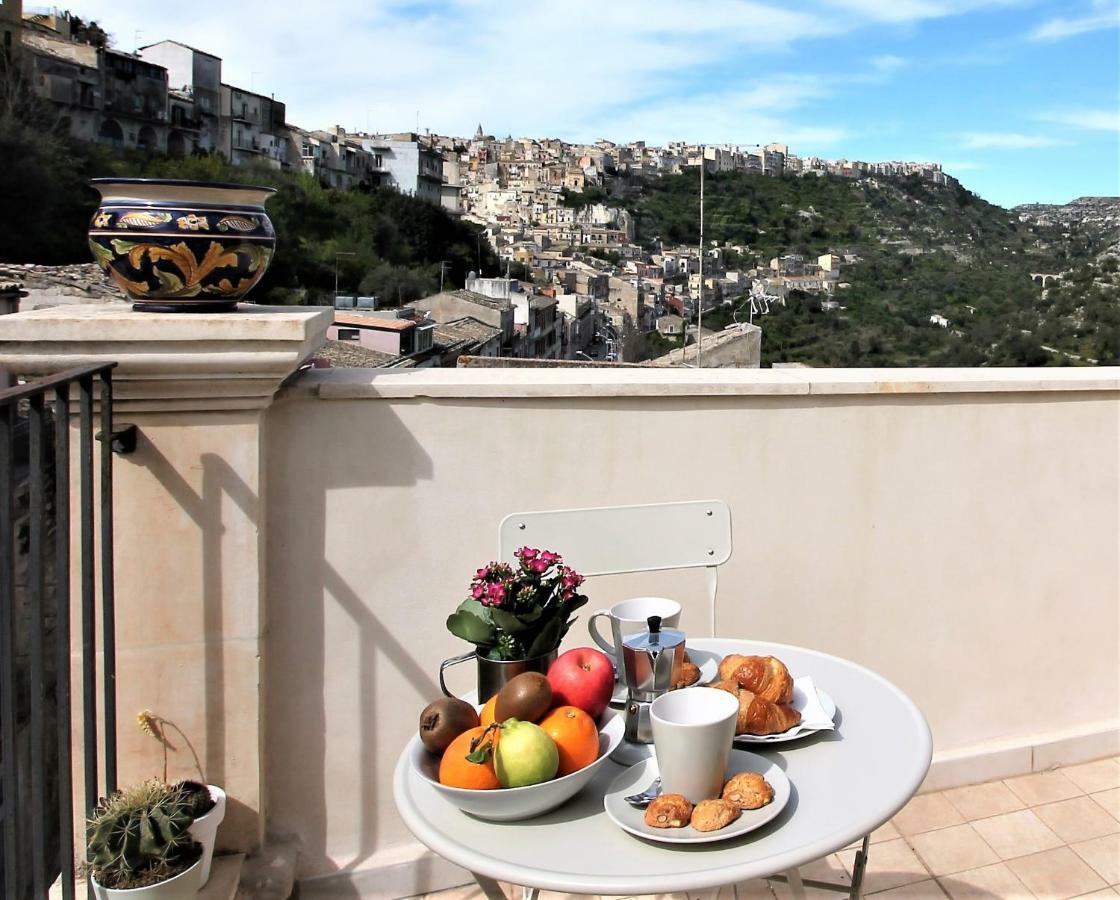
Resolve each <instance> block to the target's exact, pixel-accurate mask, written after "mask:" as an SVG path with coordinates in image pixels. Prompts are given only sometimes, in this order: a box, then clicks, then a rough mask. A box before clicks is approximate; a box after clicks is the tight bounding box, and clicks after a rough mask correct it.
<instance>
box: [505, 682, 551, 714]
mask: <svg viewBox="0 0 1120 900" xmlns="http://www.w3.org/2000/svg"><path fill="white" fill-rule="evenodd" d="M551 706H552V685H550V684H549V683H548V679H547V678H545V677H544V676H543V675H542V674H541V673H540V672H522V673H521V674H520V675H515V676H514V677H513V678H511V679H510V680H509V681H507V682H506V684H505V686H504V687H503V688H502V689H501V690H500V691H499V692H498V700H497V702H496V703H495V704H494V721H495V722H504V721H505V720H506V719H520V720H521V721H522V722H536V721H537V720H538V719H540V718H541V717H542V716H543V715H544V714H545V713H546V712H548V710H549V708H550V707H551Z"/></svg>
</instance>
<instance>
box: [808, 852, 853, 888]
mask: <svg viewBox="0 0 1120 900" xmlns="http://www.w3.org/2000/svg"><path fill="white" fill-rule="evenodd" d="M800 872H801V877H802V878H812V879H813V880H814V881H827V882H828V883H829V884H851V883H852V879H851V876H850V875H848V870H847V869H845V868H844V862H843V860H841V859H840V857H839V856H838V855H836V854H835V853H830V854H829V855H828V856H825V857H822V858H821V859H814V860H813V861H812V862H811V863H807V864H806V865H804V866H801V867H800Z"/></svg>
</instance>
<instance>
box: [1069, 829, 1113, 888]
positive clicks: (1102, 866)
mask: <svg viewBox="0 0 1120 900" xmlns="http://www.w3.org/2000/svg"><path fill="white" fill-rule="evenodd" d="M1070 846H1071V849H1072V850H1073V852H1074V853H1076V854H1077V855H1078V856H1080V857H1081V858H1082V859H1083V860H1085V862H1087V863H1088V864H1089V865H1091V866H1092V867H1093V869H1094V870H1095V871H1096V873H1097V874H1098V875H1100V876H1101V878H1103V879H1104V880H1105V881H1106V882H1107V883H1108V884H1120V834H1109V835H1105V836H1104V837H1098V838H1093V839H1092V840H1091V841H1079V842H1078V843H1076V844H1071V845H1070Z"/></svg>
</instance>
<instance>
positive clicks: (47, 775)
mask: <svg viewBox="0 0 1120 900" xmlns="http://www.w3.org/2000/svg"><path fill="white" fill-rule="evenodd" d="M114 365H115V363H109V364H104V365H95V366H84V367H81V368H76V369H70V370H69V371H66V372H62V373H59V374H58V375H54V376H51V377H49V378H44V379H42V380H39V381H34V382H31V383H28V384H23V385H19V386H16V387H11V388H7V389H4V390H0V826H2V829H3V841H2V843H0V889H2V890H3V897H4V898H5V900H39V898H45V897H46V896H47V892H48V890H49V888H50V885H51V884H52V882H54V881H55V880H56V879H59V880H60V882H61V887H62V896H63V897H64V898H65V900H71V898H72V897H73V895H74V874H75V873H74V830H75V824H76V822H75V811H74V803H73V769H72V760H71V751H70V748H71V741H72V718H71V711H72V706H71V684H70V665H71V652H72V649H71V633H70V631H71V629H70V617H71V565H72V561H71V558H70V539H71V509H70V497H71V474H72V473H71V466H72V459H71V448H70V422H71V416H72V414H74V413H75V412H76V415H77V426H78V432H77V438H78V453H77V460H76V468H77V473H78V492H77V493H76V494H75V496H76V497H77V498H78V504H79V510H78V522H79V525H78V545H77V549H78V554H79V558H78V561H77V562H78V565H77V567H76V574H77V582H78V584H77V587H78V592H79V600H80V604H81V605H80V610H81V613H80V615H81V619H80V622H81V628H80V644H79V645H78V646H79V647H80V659H81V682H82V684H81V690H82V726H83V737H84V748H83V782H84V810H83V812H82V817H83V818H84V815H85V814H86V813H88V812H89V811H90V810H92V809H93V806H94V804H95V803H96V802H97V799H98V796H99V779H98V733H99V724H100V733H101V735H102V736H103V738H102V740H103V744H104V768H105V778H104V782H103V786H104V791H105V793H110V792H112V791H114V790H115V789H116V781H117V748H116V647H115V640H114V634H115V623H114V618H113V457H112V445H113V440H112V435H113V424H112V423H113V384H112V377H111V372H112V369H113V366H114ZM95 386H96V387H97V389H98V395H99V396H98V400H99V405H100V410H99V414H100V427H101V434H100V435H99V436H97V437H100V438H101V449H100V452H99V455H100V490H99V491H98V492H96V493H97V494H98V496H97V497H95V484H94V441H95V439H97V438H95V434H94V388H95ZM75 401H76V410H75V407H74V405H73V403H74V402H75ZM95 507H99V513H95ZM95 532H96V533H95ZM98 538H99V539H98ZM95 544H99V545H100V546H99V549H100V566H98V565H97V562H96V561H95V555H94V554H95V549H97V548H95ZM98 568H100V576H101V615H102V619H101V635H102V637H101V650H102V653H103V662H102V673H101V674H102V677H101V720H100V723H99V721H98V689H97V684H98V678H97V674H98V673H97V641H96V638H97V621H96V607H97V597H96V591H95V579H96V577H97V574H98V573H97V569H98ZM74 649H75V650H77V649H78V647H75V648H74Z"/></svg>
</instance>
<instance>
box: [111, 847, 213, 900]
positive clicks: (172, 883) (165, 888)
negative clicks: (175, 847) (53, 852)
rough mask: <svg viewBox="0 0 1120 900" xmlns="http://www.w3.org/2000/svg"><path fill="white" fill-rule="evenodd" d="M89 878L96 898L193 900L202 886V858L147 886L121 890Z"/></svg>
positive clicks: (112, 899) (114, 899)
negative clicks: (165, 879) (184, 869)
mask: <svg viewBox="0 0 1120 900" xmlns="http://www.w3.org/2000/svg"><path fill="white" fill-rule="evenodd" d="M90 880H91V881H92V882H93V893H94V896H96V897H97V900H194V898H195V897H197V896H198V892H199V890H200V889H201V888H202V858H201V857H200V858H199V860H198V862H196V863H195V864H194V865H193V866H191V867H190V868H189V869H187V871H185V872H180V873H179V874H178V875H176V876H175V877H174V878H169V879H168V880H167V881H161V882H160V883H159V884H150V885H148V886H147V887H140V888H130V889H129V890H123V891H122V890H118V889H117V888H107V887H105V886H104V885H101V884H98V883H97V879H96V878H91V879H90Z"/></svg>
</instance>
